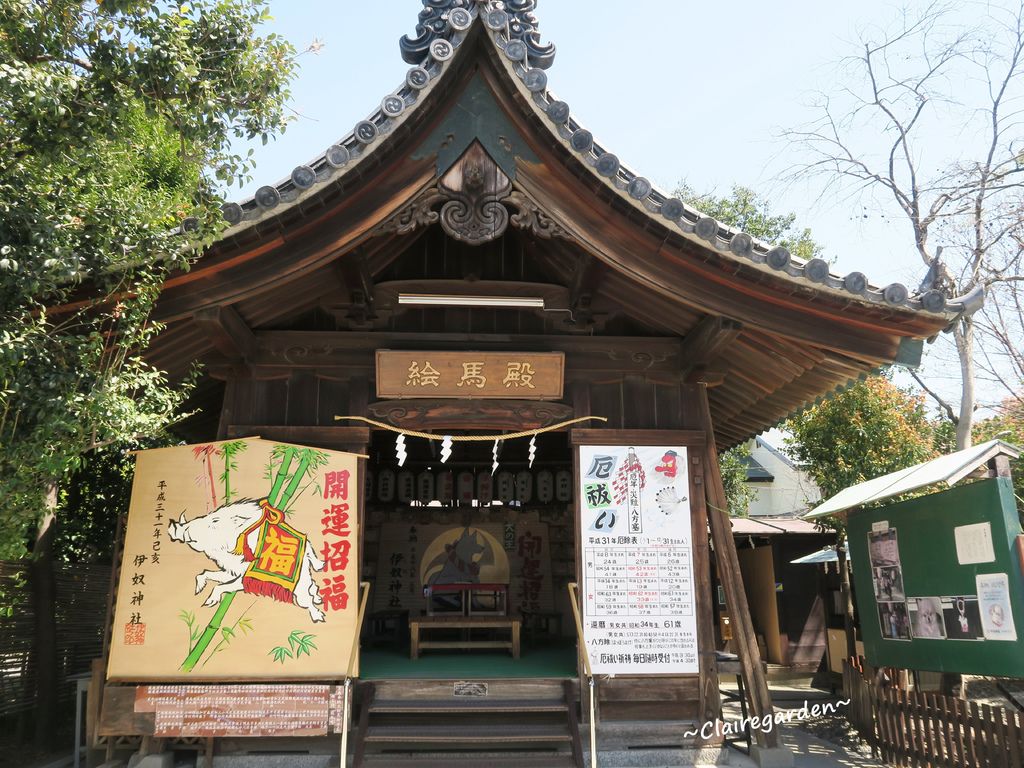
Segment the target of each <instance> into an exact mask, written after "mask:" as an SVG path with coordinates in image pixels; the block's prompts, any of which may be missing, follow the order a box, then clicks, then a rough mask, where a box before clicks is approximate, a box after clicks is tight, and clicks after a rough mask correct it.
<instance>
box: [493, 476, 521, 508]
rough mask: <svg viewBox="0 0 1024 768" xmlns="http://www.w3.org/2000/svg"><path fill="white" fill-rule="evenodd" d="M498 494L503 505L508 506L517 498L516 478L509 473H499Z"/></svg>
mask: <svg viewBox="0 0 1024 768" xmlns="http://www.w3.org/2000/svg"><path fill="white" fill-rule="evenodd" d="M495 479H496V480H497V493H498V498H499V499H500V500H501V503H502V504H508V503H509V502H510V501H512V500H513V499H514V498H515V497H516V476H515V475H513V474H512V473H511V472H509V471H507V470H506V471H503V472H499V473H498V476H497V478H495Z"/></svg>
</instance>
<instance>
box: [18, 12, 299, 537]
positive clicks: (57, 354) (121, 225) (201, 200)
mask: <svg viewBox="0 0 1024 768" xmlns="http://www.w3.org/2000/svg"><path fill="white" fill-rule="evenodd" d="M267 18H268V16H267V9H266V5H265V3H264V2H262V1H261V0H196V2H191V3H187V4H184V5H177V4H171V3H164V2H140V1H139V0H95V2H93V1H92V0H88V1H81V0H80V1H75V0H54V1H53V2H47V3H40V2H31V1H30V0H0V115H3V119H0V497H2V498H3V500H4V513H3V515H2V516H0V557H16V556H19V555H20V554H22V553H23V552H24V546H25V543H26V541H27V538H28V537H29V535H30V534H31V531H32V528H33V527H34V525H35V523H36V522H37V521H38V520H39V519H40V516H41V511H42V510H43V508H44V506H45V498H46V495H47V490H48V488H49V487H51V486H52V485H53V484H57V485H58V486H59V485H60V483H61V482H62V481H64V480H66V479H67V478H68V477H69V476H70V475H71V473H73V472H74V470H75V469H76V468H77V467H79V466H80V464H81V461H82V456H83V455H84V454H86V453H87V452H88V451H89V450H91V449H93V448H96V447H98V446H103V445H108V444H113V443H118V444H123V443H125V442H130V441H132V440H135V439H138V438H140V437H146V436H152V435H156V434H159V433H160V432H161V431H162V430H164V428H165V427H166V426H167V425H168V424H169V423H170V422H171V421H172V420H173V419H174V418H175V416H176V414H177V412H178V410H179V408H180V406H181V403H182V398H183V396H184V393H185V392H186V391H187V386H182V383H181V382H174V383H173V386H172V383H170V382H168V381H167V380H166V377H165V376H164V374H163V373H162V372H160V371H158V370H155V369H153V368H152V367H150V366H149V365H147V364H146V362H145V361H144V360H143V359H142V358H141V356H140V350H141V349H143V348H144V347H145V345H146V343H147V342H148V340H149V339H150V338H151V337H152V335H153V334H154V333H156V332H158V331H159V327H157V326H154V325H152V324H151V323H150V322H149V315H150V311H151V309H152V307H153V304H154V302H155V300H156V296H157V295H158V291H159V287H160V285H161V284H162V281H163V278H164V275H165V274H166V272H167V271H168V270H169V269H172V268H187V267H188V266H189V264H190V260H191V259H192V258H193V257H194V255H195V254H196V253H198V251H199V250H200V249H201V248H202V247H203V245H205V244H206V243H208V242H210V241H211V240H212V239H213V238H214V237H215V236H216V234H217V232H218V231H219V229H220V227H221V223H220V214H219V206H220V202H221V201H220V200H219V199H218V198H217V195H216V194H215V188H216V185H217V183H218V182H221V183H230V182H232V181H238V180H241V179H244V178H246V177H247V175H248V173H249V171H250V169H251V157H248V156H247V157H242V156H239V155H237V154H235V153H233V152H232V150H231V142H232V140H234V139H237V138H251V137H254V136H263V137H264V139H266V138H267V137H268V136H270V135H272V134H274V133H275V132H278V131H280V130H282V129H283V127H284V125H285V122H286V118H285V102H286V100H287V97H288V91H287V83H288V81H289V79H290V77H291V74H292V71H293V68H294V57H293V54H294V51H293V50H292V48H291V47H290V45H289V44H287V43H286V42H285V41H283V40H281V39H279V38H278V37H277V36H275V35H262V36H261V35H260V34H259V25H260V24H261V23H262V22H264V21H265V20H266V19H267ZM186 220H187V221H188V223H189V224H190V225H192V224H194V225H195V226H194V227H193V226H188V227H186V228H187V229H188V230H189V231H190V233H191V234H190V235H189V236H185V235H183V234H182V232H181V230H182V227H181V225H182V223H183V222H185V221H186ZM55 307H61V309H60V310H54V309H48V308H55Z"/></svg>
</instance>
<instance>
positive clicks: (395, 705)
mask: <svg viewBox="0 0 1024 768" xmlns="http://www.w3.org/2000/svg"><path fill="white" fill-rule="evenodd" d="M566 710H567V706H566V703H565V702H564V701H563V700H561V699H557V700H554V699H552V700H543V699H542V700H536V699H495V698H492V697H490V696H486V697H481V698H466V699H455V698H452V699H443V700H442V699H422V700H417V699H375V700H374V702H373V704H371V705H370V712H371V713H373V714H377V713H381V714H383V713H388V714H420V713H428V714H431V713H467V714H486V713H504V712H507V713H531V712H558V713H564V712H566Z"/></svg>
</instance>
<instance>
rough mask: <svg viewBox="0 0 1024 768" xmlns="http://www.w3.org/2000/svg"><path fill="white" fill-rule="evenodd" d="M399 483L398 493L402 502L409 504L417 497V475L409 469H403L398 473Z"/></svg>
mask: <svg viewBox="0 0 1024 768" xmlns="http://www.w3.org/2000/svg"><path fill="white" fill-rule="evenodd" d="M397 485H398V488H397V495H398V500H399V501H400V502H402V503H403V504H408V503H409V502H410V501H412V500H413V499H414V498H416V476H415V475H414V474H413V473H412V472H410V471H409V470H408V469H403V470H402V471H401V472H399V473H398V480H397Z"/></svg>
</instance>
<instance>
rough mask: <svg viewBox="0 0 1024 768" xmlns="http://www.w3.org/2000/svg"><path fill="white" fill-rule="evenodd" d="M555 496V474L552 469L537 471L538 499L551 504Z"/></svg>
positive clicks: (542, 502)
mask: <svg viewBox="0 0 1024 768" xmlns="http://www.w3.org/2000/svg"><path fill="white" fill-rule="evenodd" d="M554 498H555V475H554V473H553V472H552V471H551V470H550V469H542V470H541V471H540V472H538V473H537V501H539V502H540V503H541V504H550V503H551V501H552V500H553V499H554Z"/></svg>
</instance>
